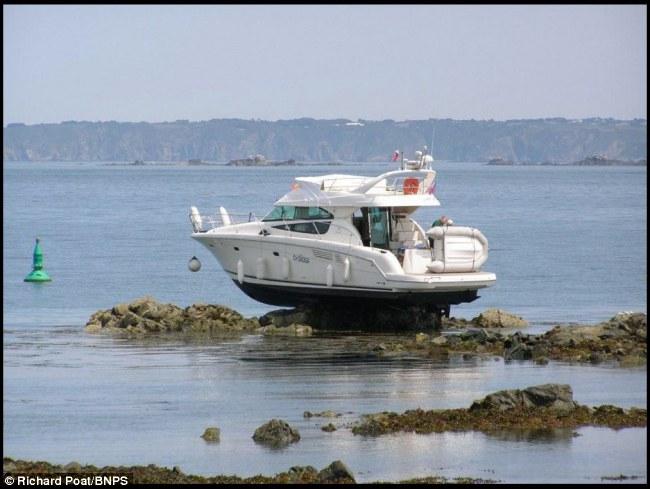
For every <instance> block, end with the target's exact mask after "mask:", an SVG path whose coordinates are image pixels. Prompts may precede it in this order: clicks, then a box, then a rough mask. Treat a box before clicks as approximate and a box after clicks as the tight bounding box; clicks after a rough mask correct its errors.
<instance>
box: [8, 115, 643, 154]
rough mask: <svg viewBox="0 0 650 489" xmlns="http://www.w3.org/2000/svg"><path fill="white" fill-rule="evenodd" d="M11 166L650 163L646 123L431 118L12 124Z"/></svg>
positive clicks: (597, 119)
mask: <svg viewBox="0 0 650 489" xmlns="http://www.w3.org/2000/svg"><path fill="white" fill-rule="evenodd" d="M3 141H4V144H3V158H4V160H5V161H134V160H143V161H187V160H189V159H200V160H207V161H224V162H225V161H228V160H231V159H235V158H242V157H246V156H248V155H251V154H263V155H265V156H266V157H267V158H270V159H278V160H284V159H294V160H296V161H313V162H352V161H387V160H388V159H389V158H390V155H391V154H393V152H394V151H395V150H396V149H397V150H404V151H406V152H407V155H411V154H412V152H413V151H415V150H416V149H421V148H422V146H424V145H428V146H431V143H432V141H433V155H434V158H436V159H438V160H447V161H488V160H490V159H493V158H503V159H506V160H512V161H515V162H520V163H526V162H533V163H535V162H537V163H539V162H559V163H563V162H571V161H576V160H580V159H583V158H586V157H589V156H591V155H602V156H604V157H607V158H612V159H618V160H638V159H642V158H646V154H647V121H646V120H645V119H634V120H628V121H621V120H615V119H602V118H593V119H581V120H571V119H563V118H554V119H520V120H508V121H493V120H453V119H429V120H407V121H394V120H383V121H366V120H358V121H350V120H347V119H327V120H324V119H309V118H303V119H292V120H278V121H263V120H244V119H212V120H209V121H198V122H190V121H187V120H179V121H174V122H160V123H150V122H115V121H108V122H88V121H66V122H62V123H57V124H35V125H25V124H20V123H17V124H9V125H7V126H6V127H4V128H3Z"/></svg>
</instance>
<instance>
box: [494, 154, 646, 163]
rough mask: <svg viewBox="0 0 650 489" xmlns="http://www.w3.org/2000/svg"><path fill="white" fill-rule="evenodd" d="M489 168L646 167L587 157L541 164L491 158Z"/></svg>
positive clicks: (605, 158) (639, 161) (622, 161)
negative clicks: (515, 166)
mask: <svg viewBox="0 0 650 489" xmlns="http://www.w3.org/2000/svg"><path fill="white" fill-rule="evenodd" d="M487 165H489V166H514V165H517V166H647V165H648V162H647V160H646V159H639V160H617V159H610V158H607V157H605V156H601V155H594V156H589V157H587V158H583V159H582V160H578V161H572V162H568V163H562V162H555V161H543V162H541V163H535V162H517V163H516V162H514V161H512V160H505V159H503V158H492V159H491V160H489V161H488V162H487Z"/></svg>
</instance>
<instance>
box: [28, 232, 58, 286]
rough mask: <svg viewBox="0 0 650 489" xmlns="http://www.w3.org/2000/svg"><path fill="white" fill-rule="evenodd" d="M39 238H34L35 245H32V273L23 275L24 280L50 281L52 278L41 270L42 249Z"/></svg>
mask: <svg viewBox="0 0 650 489" xmlns="http://www.w3.org/2000/svg"><path fill="white" fill-rule="evenodd" d="M40 241H41V240H40V239H39V238H36V246H34V265H33V268H34V269H33V270H32V273H30V274H29V275H27V277H25V282H51V281H52V279H51V278H50V276H49V275H48V274H47V272H46V271H45V270H43V251H42V250H41V245H40V244H39V243H40Z"/></svg>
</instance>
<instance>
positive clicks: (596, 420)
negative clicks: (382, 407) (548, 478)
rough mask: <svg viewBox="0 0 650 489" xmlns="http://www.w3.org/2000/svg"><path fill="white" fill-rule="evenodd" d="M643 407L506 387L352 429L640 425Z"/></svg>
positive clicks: (366, 418)
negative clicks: (464, 404) (456, 404)
mask: <svg viewBox="0 0 650 489" xmlns="http://www.w3.org/2000/svg"><path fill="white" fill-rule="evenodd" d="M647 417H648V414H647V410H646V409H643V408H635V407H632V408H629V409H623V408H620V407H617V406H609V405H605V406H597V407H593V408H592V407H589V406H583V405H580V404H577V403H576V402H575V401H574V400H573V394H572V391H571V387H570V386H568V385H562V384H545V385H538V386H533V387H528V388H526V389H523V390H519V389H515V390H504V391H499V392H495V393H493V394H490V395H488V396H486V397H485V398H484V399H482V400H480V401H476V402H474V403H473V404H472V405H471V406H470V408H469V409H463V408H458V409H433V410H429V411H425V410H423V409H413V410H408V411H405V412H403V413H401V414H398V413H394V412H382V413H375V414H364V415H363V416H362V419H361V422H360V423H358V424H356V425H355V426H353V427H352V433H354V434H355V435H362V436H379V435H384V434H388V433H396V432H399V431H406V432H415V433H423V434H424V433H433V432H436V433H441V432H444V431H482V432H484V433H491V434H494V433H500V432H502V431H503V430H535V431H537V430H553V429H559V428H578V427H580V426H606V427H609V428H612V429H620V428H625V427H644V426H646V425H647Z"/></svg>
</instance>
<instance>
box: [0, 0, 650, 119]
mask: <svg viewBox="0 0 650 489" xmlns="http://www.w3.org/2000/svg"><path fill="white" fill-rule="evenodd" d="M3 13H4V29H3V36H4V38H3V41H4V42H3V52H4V64H3V80H4V89H3V97H4V104H3V105H4V113H3V120H4V124H7V123H11V122H25V123H28V124H32V123H38V122H60V121H63V120H118V121H165V120H175V119H189V120H206V119H213V118H226V117H237V118H245V119H249V118H260V119H268V120H276V119H292V118H297V117H314V118H339V117H341V118H349V119H357V118H362V119H373V120H377V119H396V120H401V119H428V118H431V117H432V118H445V117H449V118H456V119H470V118H474V119H497V120H503V119H518V118H537V117H567V118H583V117H615V118H621V119H630V118H635V117H640V118H646V100H647V91H646V90H647V89H646V84H647V64H646V53H647V8H646V6H645V5H637V6H634V5H628V6H614V5H611V6H507V5H500V6H471V5H467V6H437V5H404V6H401V5H400V6H397V5H394V6H390V5H388V6H368V5H356V6H323V5H320V6H309V5H304V6H291V5H283V6H268V5H267V6H259V5H258V6H242V5H235V6H219V5H214V6H167V5H161V6H156V5H142V6H92V5H87V6H79V5H64V6H21V5H13V6H3Z"/></svg>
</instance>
